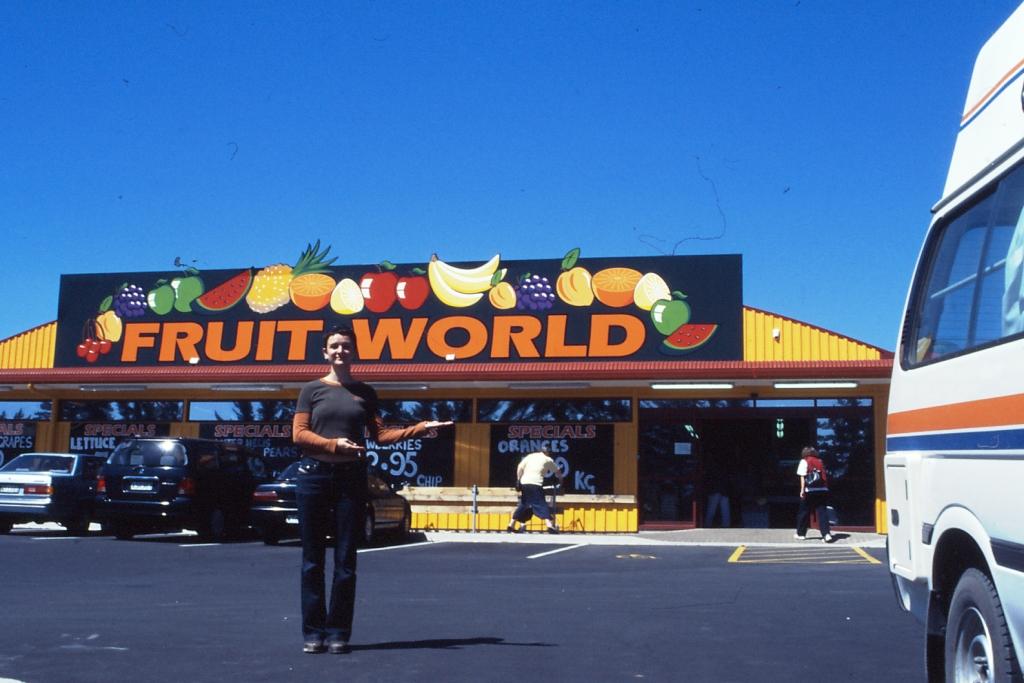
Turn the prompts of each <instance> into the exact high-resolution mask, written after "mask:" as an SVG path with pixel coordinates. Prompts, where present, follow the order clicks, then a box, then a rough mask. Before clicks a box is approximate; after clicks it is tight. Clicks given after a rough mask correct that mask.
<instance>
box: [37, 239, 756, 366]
mask: <svg viewBox="0 0 1024 683" xmlns="http://www.w3.org/2000/svg"><path fill="white" fill-rule="evenodd" d="M329 252H330V247H329V246H328V247H323V248H321V247H320V244H319V243H317V244H315V245H309V246H307V248H306V250H305V251H303V252H302V253H301V254H300V255H299V258H298V259H297V260H295V261H294V265H286V264H283V263H277V264H275V265H269V266H265V267H262V268H243V269H241V270H207V271H202V272H200V271H197V270H195V269H191V268H189V269H186V270H183V271H179V272H169V273H139V272H123V273H111V274H101V275H64V276H62V277H61V286H60V300H59V306H58V325H57V345H56V354H55V365H56V366H57V367H88V366H96V367H105V366H109V367H116V366H121V367H124V366H174V365H189V364H191V365H197V364H198V365H202V366H203V367H208V366H211V365H231V364H291V363H295V364H308V363H319V362H321V361H322V359H323V356H322V354H321V350H320V347H321V339H320V337H321V334H322V332H323V331H324V330H326V329H328V328H329V327H333V326H335V325H339V324H347V325H348V326H350V327H352V328H353V330H354V331H355V335H356V349H357V354H358V357H359V360H360V361H362V362H373V363H381V362H383V363H432V362H441V361H447V362H458V361H472V362H476V363H488V362H495V363H497V362H509V361H516V362H523V363H529V362H532V361H544V362H559V361H573V362H581V361H582V362H585V361H608V360H665V359H673V358H674V359H686V360H737V359H740V358H741V357H742V263H741V257H740V256H739V255H724V256H658V257H633V258H584V257H583V256H581V254H580V252H579V250H578V249H573V250H572V251H570V252H569V253H568V254H566V255H565V257H564V258H562V259H561V260H555V259H552V260H530V261H505V260H502V259H501V257H500V256H498V255H495V256H494V257H492V258H490V259H488V260H486V261H484V262H482V263H472V264H467V263H448V262H445V261H443V260H441V259H439V258H438V257H437V256H436V255H434V256H432V257H431V258H430V259H429V260H427V261H426V262H425V263H411V264H399V265H395V264H392V263H390V262H387V261H385V262H383V263H381V264H379V265H376V266H335V265H333V262H334V260H335V259H334V258H328V256H329Z"/></svg>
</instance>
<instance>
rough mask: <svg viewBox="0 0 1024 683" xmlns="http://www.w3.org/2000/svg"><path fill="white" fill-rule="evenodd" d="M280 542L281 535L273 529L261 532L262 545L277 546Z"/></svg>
mask: <svg viewBox="0 0 1024 683" xmlns="http://www.w3.org/2000/svg"><path fill="white" fill-rule="evenodd" d="M280 542H281V534H280V532H278V531H277V530H275V529H264V530H263V543H264V544H265V545H277V544H278V543H280Z"/></svg>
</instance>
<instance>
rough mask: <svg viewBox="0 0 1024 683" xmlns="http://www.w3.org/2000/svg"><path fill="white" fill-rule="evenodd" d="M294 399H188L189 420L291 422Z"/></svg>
mask: <svg viewBox="0 0 1024 683" xmlns="http://www.w3.org/2000/svg"><path fill="white" fill-rule="evenodd" d="M294 416H295V401H291V400H283V401H281V400H273V399H268V400H261V401H189V404H188V419H189V420H190V421H191V422H291V421H292V418H293V417H294Z"/></svg>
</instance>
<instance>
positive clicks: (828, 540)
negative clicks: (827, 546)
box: [821, 534, 836, 543]
mask: <svg viewBox="0 0 1024 683" xmlns="http://www.w3.org/2000/svg"><path fill="white" fill-rule="evenodd" d="M835 540H836V537H835V536H833V535H832V534H825V536H824V538H822V539H821V541H822V542H823V543H832V542H833V541H835Z"/></svg>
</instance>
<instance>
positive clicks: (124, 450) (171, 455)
mask: <svg viewBox="0 0 1024 683" xmlns="http://www.w3.org/2000/svg"><path fill="white" fill-rule="evenodd" d="M107 462H108V463H110V464H111V465H134V466H136V467H181V466H182V465H184V464H185V448H184V446H182V445H181V444H180V443H178V442H177V441H170V440H167V441H127V442H125V443H122V444H121V445H119V446H118V447H117V448H115V449H114V452H113V453H111V454H110V458H109V459H108V460H107Z"/></svg>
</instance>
